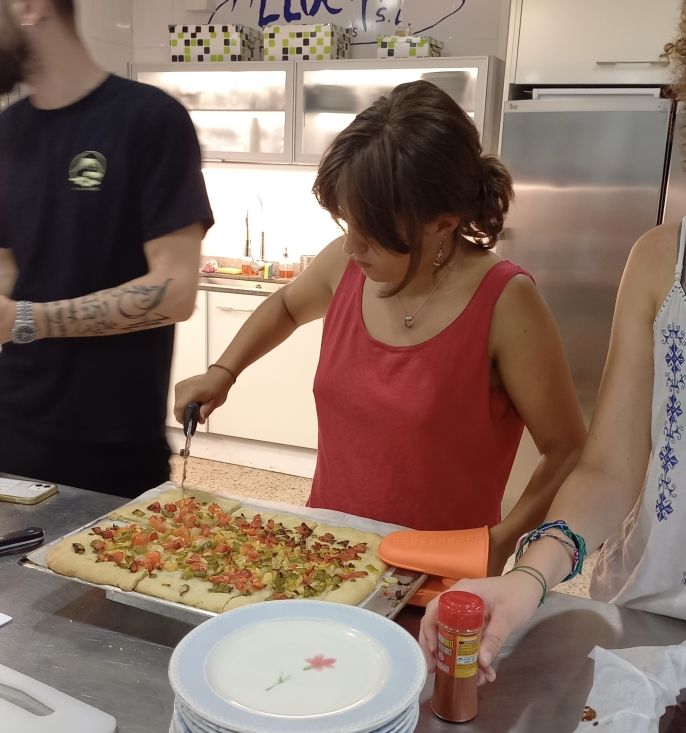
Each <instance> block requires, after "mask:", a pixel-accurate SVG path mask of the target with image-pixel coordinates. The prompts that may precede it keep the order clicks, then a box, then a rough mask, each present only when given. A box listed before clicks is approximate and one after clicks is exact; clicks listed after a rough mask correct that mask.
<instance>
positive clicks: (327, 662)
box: [303, 654, 336, 672]
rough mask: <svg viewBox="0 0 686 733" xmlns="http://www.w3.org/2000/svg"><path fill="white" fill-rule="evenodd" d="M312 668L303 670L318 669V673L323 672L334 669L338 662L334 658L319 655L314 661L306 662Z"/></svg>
mask: <svg viewBox="0 0 686 733" xmlns="http://www.w3.org/2000/svg"><path fill="white" fill-rule="evenodd" d="M305 661H306V662H307V663H308V664H309V665H310V666H309V667H303V669H305V670H308V669H316V670H317V672H321V671H322V670H323V669H327V668H329V669H333V665H334V664H335V663H336V660H335V659H333V658H332V657H325V656H324V655H323V654H317V656H316V657H312V659H306V660H305Z"/></svg>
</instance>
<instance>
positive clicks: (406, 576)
mask: <svg viewBox="0 0 686 733" xmlns="http://www.w3.org/2000/svg"><path fill="white" fill-rule="evenodd" d="M175 488H178V487H177V485H176V484H174V483H172V482H170V481H168V482H166V483H164V484H162V485H161V486H158V487H156V488H154V489H151V490H150V491H146V492H145V493H143V494H141V495H140V496H139V497H137V498H136V499H132V500H131V501H130V502H126V504H124V505H122V506H126V505H127V504H132V503H136V502H139V501H141V500H146V501H147V500H149V501H154V497H155V496H157V495H158V494H161V493H162V492H163V491H168V490H169V489H175ZM193 489H194V490H196V491H202V492H203V493H204V494H209V495H216V496H218V497H221V498H225V499H232V500H234V501H238V502H240V503H241V508H245V510H246V513H249V512H251V511H253V510H254V511H255V512H258V511H271V512H278V513H279V514H292V515H295V516H297V517H302V518H303V519H307V518H309V519H313V520H319V521H321V522H326V523H327V524H331V525H334V526H339V527H351V528H353V529H359V530H363V531H369V532H375V533H376V534H379V535H382V536H385V535H387V534H389V533H390V532H395V531H397V530H401V529H405V527H400V526H398V525H395V524H387V523H385V522H377V521H375V520H373V519H365V518H363V517H358V516H354V515H351V514H344V513H342V512H335V511H331V510H328V509H311V508H309V507H303V506H298V505H295V504H286V503H283V502H275V501H274V502H269V501H260V500H258V499H253V498H251V497H247V496H240V495H237V494H228V493H223V492H218V491H211V490H208V489H203V488H201V487H197V486H196V487H193ZM117 508H119V507H117ZM108 513H109V512H108ZM103 521H108V522H112V520H108V519H107V515H106V514H105V515H103V516H101V517H97V518H96V519H93V520H92V521H90V522H88V523H87V524H84V525H83V527H79V528H78V529H75V530H73V531H71V532H68V533H67V534H65V535H62V536H61V537H58V538H57V539H56V540H53V541H52V542H49V543H48V544H46V545H42V546H41V547H39V548H38V549H37V550H33V552H30V553H28V554H27V555H25V556H24V557H22V558H20V560H19V564H20V565H23V566H24V567H26V568H29V569H31V570H38V571H40V572H44V573H50V574H51V575H54V576H56V577H58V578H62V579H64V580H73V581H74V582H77V583H81V584H82V585H89V586H91V587H93V588H100V589H101V590H104V591H105V596H106V597H107V598H108V599H109V600H111V601H116V602H117V603H123V604H125V605H127V606H134V607H135V608H140V609H142V610H144V611H150V612H152V613H157V614H159V615H161V616H166V617H168V618H173V619H176V620H178V621H183V622H185V623H190V624H199V623H202V622H203V621H205V620H207V619H208V618H211V617H212V616H217V615H218V614H217V613H215V612H213V611H205V610H203V609H200V608H193V607H192V606H186V605H184V604H183V603H175V602H174V601H167V600H164V599H162V598H155V597H153V596H148V595H145V594H144V593H137V592H136V591H125V590H121V588H116V587H115V586H112V585H104V584H99V583H92V582H90V581H87V580H81V579H80V578H71V577H69V576H66V575H60V574H59V573H55V572H54V571H52V570H50V568H49V567H48V566H47V562H46V556H47V553H48V551H49V550H50V548H51V547H52V546H53V545H55V544H57V543H58V542H61V541H62V540H63V539H65V538H66V537H70V536H71V535H74V534H77V533H78V532H82V531H83V530H85V529H89V528H90V527H94V526H96V525H98V524H102V522H103ZM426 579H427V576H426V575H425V574H422V573H417V572H414V571H412V570H403V569H400V568H393V567H391V568H388V570H387V571H386V572H385V573H384V575H383V576H382V578H381V580H380V581H379V583H378V584H377V586H376V588H375V589H374V590H373V591H372V593H371V594H370V595H369V596H367V598H365V599H364V600H363V601H361V602H360V603H359V604H358V606H359V607H360V608H366V609H368V610H370V611H374V612H375V613H378V614H380V615H382V616H385V617H386V618H391V619H392V618H395V616H397V614H398V613H399V612H400V610H401V609H402V608H403V607H404V606H405V604H406V603H407V602H408V601H409V599H410V598H411V597H412V596H413V595H414V593H415V592H416V591H417V590H418V589H419V588H420V587H421V585H422V584H423V583H424V581H425V580H426Z"/></svg>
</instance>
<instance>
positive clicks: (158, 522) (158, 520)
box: [150, 514, 167, 532]
mask: <svg viewBox="0 0 686 733" xmlns="http://www.w3.org/2000/svg"><path fill="white" fill-rule="evenodd" d="M150 524H151V525H152V526H153V527H154V528H155V529H157V530H159V531H160V532H166V531H167V520H166V519H165V518H164V517H163V516H161V515H159V514H153V515H152V517H150Z"/></svg>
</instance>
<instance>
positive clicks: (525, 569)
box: [505, 565, 548, 606]
mask: <svg viewBox="0 0 686 733" xmlns="http://www.w3.org/2000/svg"><path fill="white" fill-rule="evenodd" d="M516 572H520V573H526V574H527V575H529V576H530V577H532V578H534V579H535V580H537V581H538V582H539V583H540V584H541V588H543V594H542V595H541V600H540V601H539V602H538V605H539V606H542V605H543V601H545V596H546V593H547V592H548V585H547V583H546V582H545V575H543V573H542V572H541V571H540V570H537V569H536V568H532V567H531V566H530V565H515V566H514V567H513V568H512V569H511V570H508V571H507V572H506V573H505V575H509V574H510V573H516Z"/></svg>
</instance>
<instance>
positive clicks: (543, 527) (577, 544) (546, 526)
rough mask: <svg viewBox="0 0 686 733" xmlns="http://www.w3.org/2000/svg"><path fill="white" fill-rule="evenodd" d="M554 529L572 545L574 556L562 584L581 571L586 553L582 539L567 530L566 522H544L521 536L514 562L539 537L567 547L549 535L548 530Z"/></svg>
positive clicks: (559, 539)
mask: <svg viewBox="0 0 686 733" xmlns="http://www.w3.org/2000/svg"><path fill="white" fill-rule="evenodd" d="M551 529H556V530H558V532H562V534H563V535H565V537H568V538H569V539H570V540H571V541H572V543H573V544H574V554H573V557H572V570H571V572H570V573H569V575H568V576H567V577H566V578H564V580H563V581H562V582H563V583H564V582H566V581H567V580H571V579H572V578H575V577H576V576H577V575H579V573H581V572H582V571H583V567H584V560H585V559H586V555H587V551H586V542H585V541H584V538H583V537H582V536H581V535H580V534H575V533H574V532H572V530H571V529H569V526H568V524H567V522H565V521H563V520H561V519H558V520H556V521H554V522H544V523H543V524H540V525H539V526H538V527H536V529H534V530H532V531H531V532H527V533H526V534H523V535H522V536H521V537H520V538H519V540H518V541H517V546H516V548H515V560H517V561H518V560H520V558H521V557H522V555H523V554H524V552H525V551H526V548H527V547H528V546H529V545H530V544H531V543H532V542H536V540H540V539H541V537H552V538H555V539H558V541H560V542H562V543H563V544H565V545H567V543H566V542H564V541H563V540H562V539H561V538H556V537H555V535H551V534H550V533H549V532H548V530H551Z"/></svg>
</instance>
